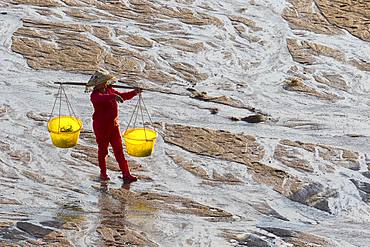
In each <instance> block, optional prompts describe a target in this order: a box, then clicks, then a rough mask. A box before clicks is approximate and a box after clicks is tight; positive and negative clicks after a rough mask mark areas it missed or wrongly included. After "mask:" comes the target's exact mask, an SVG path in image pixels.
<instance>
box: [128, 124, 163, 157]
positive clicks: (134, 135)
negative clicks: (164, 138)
mask: <svg viewBox="0 0 370 247" xmlns="http://www.w3.org/2000/svg"><path fill="white" fill-rule="evenodd" d="M123 138H124V139H125V144H126V151H127V153H128V155H131V156H134V157H146V156H150V155H151V154H152V153H153V150H154V144H155V141H156V139H157V133H156V132H155V131H154V130H151V129H146V128H145V129H144V128H135V129H128V130H127V131H126V132H125V133H124V134H123Z"/></svg>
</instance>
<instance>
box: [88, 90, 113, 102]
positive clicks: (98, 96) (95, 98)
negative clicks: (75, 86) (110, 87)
mask: <svg viewBox="0 0 370 247" xmlns="http://www.w3.org/2000/svg"><path fill="white" fill-rule="evenodd" d="M115 98H116V95H114V94H102V93H99V92H93V93H92V94H91V96H90V99H91V102H93V103H94V104H99V103H104V102H108V101H111V100H114V99H115Z"/></svg>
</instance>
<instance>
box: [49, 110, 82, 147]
mask: <svg viewBox="0 0 370 247" xmlns="http://www.w3.org/2000/svg"><path fill="white" fill-rule="evenodd" d="M81 128H82V121H81V119H78V118H75V117H69V116H60V117H55V118H53V119H51V120H50V121H49V122H48V130H49V132H50V137H51V141H52V142H53V144H54V146H56V147H58V148H70V147H73V146H75V145H76V144H77V142H78V137H79V136H80V131H81Z"/></svg>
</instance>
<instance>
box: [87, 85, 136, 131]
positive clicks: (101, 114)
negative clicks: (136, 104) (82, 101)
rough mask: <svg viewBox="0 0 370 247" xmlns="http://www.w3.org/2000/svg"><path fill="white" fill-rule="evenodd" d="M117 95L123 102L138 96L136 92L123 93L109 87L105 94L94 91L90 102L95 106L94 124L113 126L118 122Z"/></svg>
mask: <svg viewBox="0 0 370 247" xmlns="http://www.w3.org/2000/svg"><path fill="white" fill-rule="evenodd" d="M116 95H119V96H121V97H122V99H123V100H129V99H132V98H133V97H134V96H135V95H137V93H136V92H135V90H132V91H130V92H124V93H121V92H118V91H116V90H114V89H113V88H111V87H107V91H106V92H105V93H101V92H99V91H93V92H92V93H91V96H90V100H91V102H92V104H93V106H94V114H93V121H94V122H98V123H101V124H104V123H105V124H106V125H111V124H113V123H115V122H116V121H117V120H118V103H117V101H116Z"/></svg>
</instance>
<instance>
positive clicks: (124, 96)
mask: <svg viewBox="0 0 370 247" xmlns="http://www.w3.org/2000/svg"><path fill="white" fill-rule="evenodd" d="M112 91H113V93H115V94H117V95H119V96H121V98H122V99H123V100H129V99H132V98H133V97H135V96H136V95H138V89H134V90H132V91H130V92H122V93H121V92H118V91H117V90H115V89H113V88H112Z"/></svg>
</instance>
